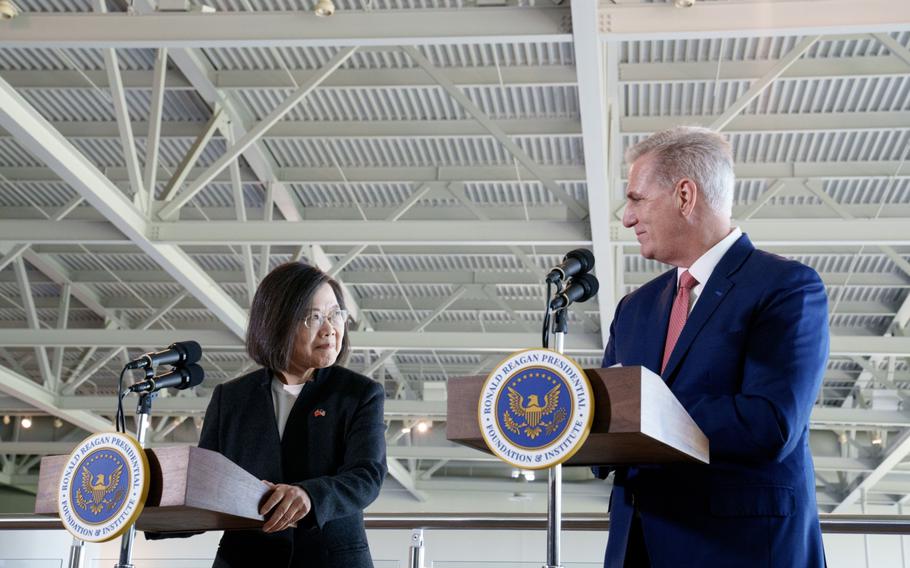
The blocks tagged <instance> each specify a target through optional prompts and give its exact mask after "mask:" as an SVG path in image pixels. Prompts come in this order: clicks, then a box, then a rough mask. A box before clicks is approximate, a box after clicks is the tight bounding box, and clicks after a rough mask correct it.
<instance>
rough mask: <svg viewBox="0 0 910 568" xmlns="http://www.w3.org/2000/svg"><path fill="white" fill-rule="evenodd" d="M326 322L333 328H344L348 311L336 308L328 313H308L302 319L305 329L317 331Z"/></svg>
mask: <svg viewBox="0 0 910 568" xmlns="http://www.w3.org/2000/svg"><path fill="white" fill-rule="evenodd" d="M326 321H328V322H330V323H331V324H332V326H333V327H338V328H340V327H344V324H345V322H347V321H348V311H347V310H344V309H341V308H338V309H336V310H332V311H330V312H328V313H322V312H316V311H314V312H310V313H308V314H307V315H306V317H304V318H303V325H305V326H306V327H307V329H319V328H321V327H322V324H324V323H325V322H326Z"/></svg>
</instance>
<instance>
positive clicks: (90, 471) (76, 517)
mask: <svg viewBox="0 0 910 568" xmlns="http://www.w3.org/2000/svg"><path fill="white" fill-rule="evenodd" d="M148 490H149V463H148V458H147V457H146V455H145V452H144V451H143V449H142V447H141V446H139V443H138V442H137V441H136V439H135V438H133V437H132V436H130V435H129V434H121V433H117V432H104V433H101V434H93V435H91V436H89V437H88V438H86V439H85V440H83V441H82V442H80V443H79V445H78V446H77V447H76V449H75V450H73V453H72V454H70V457H69V459H68V460H67V462H66V465H65V466H64V468H63V475H62V476H61V478H60V485H59V488H58V491H57V509H58V511H59V513H60V520H61V521H63V526H64V528H66V530H68V531H69V532H70V533H71V534H72V535H73V536H75V537H76V538H78V539H81V540H84V541H87V542H105V541H108V540H112V539H114V538H117V537H119V536H121V535H122V534H123V533H124V532H126V531H127V530H128V529H129V528H130V526H132V524H133V523H135V522H136V519H138V518H139V514H140V513H142V508H143V506H144V505H145V499H146V497H147V496H148Z"/></svg>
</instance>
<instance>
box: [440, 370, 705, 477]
mask: <svg viewBox="0 0 910 568" xmlns="http://www.w3.org/2000/svg"><path fill="white" fill-rule="evenodd" d="M585 374H586V375H587V376H588V380H589V381H590V382H591V389H592V391H593V393H594V419H593V422H592V424H591V433H590V434H589V435H588V439H587V440H586V441H585V444H584V446H583V447H582V448H581V449H580V450H578V452H577V453H576V454H575V455H573V456H572V457H571V458H570V459H569V460H568V461H566V462H565V464H564V465H633V464H653V463H667V462H691V463H699V462H701V463H708V459H709V458H708V456H709V452H708V438H707V437H706V436H705V435H704V433H703V432H702V431H701V430H700V429H699V428H698V426H697V425H696V424H695V422H694V421H693V420H692V418H691V417H690V416H689V414H688V413H687V412H686V410H685V408H683V406H682V404H681V403H680V402H679V401H678V400H677V399H676V397H675V396H673V393H672V392H670V389H669V388H668V387H667V385H666V384H665V383H664V382H663V380H662V379H661V378H660V377H659V376H657V375H656V374H654V373H653V372H651V371H649V370H648V369H646V368H644V367H615V368H610V369H585ZM485 380H486V377H482V376H480V377H462V378H456V379H451V380H450V381H449V387H448V403H447V405H448V417H447V422H448V424H447V430H446V437H447V438H448V439H449V440H451V441H453V442H456V443H459V444H462V445H465V446H470V447H472V448H476V449H478V450H481V451H484V452H487V453H490V450H489V449H488V448H487V445H486V443H484V440H483V437H482V436H481V433H480V426H479V424H478V422H477V401H478V400H479V399H480V393H481V390H482V388H483V383H484V381H485Z"/></svg>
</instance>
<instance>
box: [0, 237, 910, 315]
mask: <svg viewBox="0 0 910 568" xmlns="http://www.w3.org/2000/svg"><path fill="white" fill-rule="evenodd" d="M560 252H562V249H558V251H556V252H554V253H553V254H554V255H556V254H559V253H560ZM136 254H139V253H136ZM850 254H851V256H853V254H855V253H850ZM422 255H423V256H425V255H426V251H425V250H424V251H423V254H422ZM365 256H372V255H365ZM30 262H31V261H30ZM208 274H209V276H211V277H212V278H213V279H214V280H215V281H217V282H221V283H222V284H242V283H245V279H244V274H243V271H240V270H212V271H209V272H208ZM661 274H663V271H653V270H648V271H641V272H630V273H627V274H625V276H624V278H625V283H626V285H630V286H639V285H641V284H644V283H645V282H649V281H651V280H653V279H654V278H656V277H658V276H660V275H661ZM343 275H344V281H345V283H346V284H348V285H354V286H379V285H391V284H396V281H395V277H393V276H392V275H391V273H389V272H380V271H376V270H352V269H348V270H345V271H344V272H343ZM819 275H820V276H821V278H822V281H823V282H824V283H825V285H826V286H857V287H872V288H901V289H905V288H910V278H908V277H905V276H902V275H900V274H890V273H879V272H820V273H819ZM30 276H31V279H32V281H33V282H47V281H48V278H47V277H42V276H41V275H40V274H34V275H30ZM395 276H396V277H397V278H398V281H399V282H401V283H402V284H405V285H410V284H418V285H423V284H451V285H459V284H468V285H471V284H476V285H514V286H520V285H534V286H536V285H538V284H540V282H541V279H540V278H539V277H538V275H537V274H536V273H531V272H521V271H514V272H498V271H494V270H484V269H482V270H458V271H454V272H449V271H444V270H436V271H429V270H427V271H423V270H398V271H396V272H395ZM68 279H69V280H71V281H72V282H74V283H79V284H105V283H108V284H110V283H116V282H121V281H122V282H125V283H173V282H174V280H173V278H171V277H170V276H169V275H168V274H165V273H162V272H160V271H155V270H121V271H117V273H116V275H112V274H111V273H109V272H106V271H103V270H74V271H71V272H69V273H68ZM0 282H15V278H14V276H13V274H10V273H9V272H6V273H4V272H0ZM62 282H63V281H61V283H62ZM83 289H86V290H87V288H85V286H83ZM77 297H78V296H77ZM83 297H84V296H83ZM87 300H88V299H86V300H82V299H81V298H80V301H81V302H83V303H86V301H87ZM164 301H166V299H164V300H162V299H160V298H155V297H150V298H148V304H149V305H150V306H153V307H159V306H160V305H162V302H164ZM386 301H387V299H386V298H367V299H366V300H364V301H363V302H364V304H365V305H366V306H367V307H369V308H372V309H380V308H381V306H382V302H386ZM415 301H416V302H417V303H416V304H415V305H418V304H419V303H420V301H421V300H420V299H419V298H418V299H416V300H415ZM508 301H509V302H510V303H512V300H508ZM523 301H524V300H520V301H519V302H523ZM535 301H536V300H535ZM99 302H100V299H99V298H98V297H97V296H96V297H94V303H93V305H96V306H97V305H100V304H99ZM35 303H36V305H37V306H38V307H39V308H48V307H54V306H56V305H57V302H56V300H54V299H43V298H36V299H35ZM104 303H105V306H106V307H108V308H109V310H108V314H110V313H111V312H110V309H134V308H142V307H148V306H146V305H145V304H143V303H141V302H139V301H138V300H136V299H135V297H134V296H132V295H126V294H125V295H106V296H105V297H104ZM202 305H203V304H201V303H200V302H199V301H198V300H193V299H190V300H186V301H185V302H184V303H183V304H181V307H183V308H198V307H201V306H202ZM387 305H390V306H391V307H392V308H394V307H395V305H396V304H395V303H392V304H387ZM518 305H519V306H521V305H522V304H521V303H519V304H518ZM104 317H107V316H104Z"/></svg>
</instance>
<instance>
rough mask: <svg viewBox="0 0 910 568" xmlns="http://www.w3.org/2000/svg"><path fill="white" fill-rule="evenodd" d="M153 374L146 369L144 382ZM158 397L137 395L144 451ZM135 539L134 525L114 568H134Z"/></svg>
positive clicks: (138, 428) (138, 431)
mask: <svg viewBox="0 0 910 568" xmlns="http://www.w3.org/2000/svg"><path fill="white" fill-rule="evenodd" d="M154 375H155V372H154V371H153V370H152V369H151V368H148V369H146V370H145V378H146V380H148V379H150V378H152V377H153V376H154ZM156 396H158V393H157V392H143V393H141V394H140V395H139V403H138V404H137V405H136V415H137V416H138V418H137V426H136V440H137V441H138V442H139V447H140V448H143V451H144V449H145V436H146V433H147V432H148V427H149V424H150V423H151V420H152V401H154V400H155V397H156ZM135 538H136V525H135V524H133V525H132V526H130V528H129V529H127V531H126V533H124V535H123V536H122V537H121V538H120V561H119V562H117V564H115V565H114V568H135V567H134V565H133V541H134V540H135Z"/></svg>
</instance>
